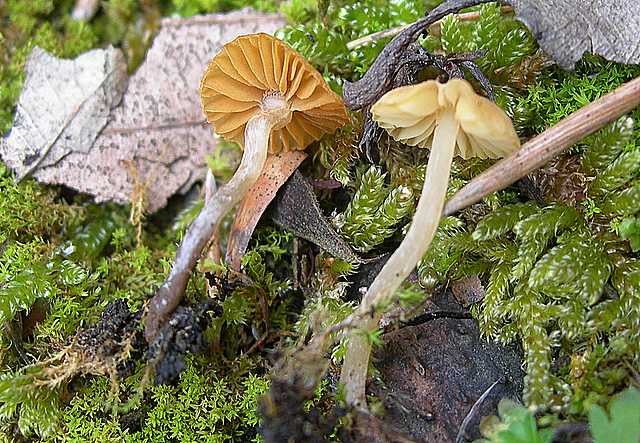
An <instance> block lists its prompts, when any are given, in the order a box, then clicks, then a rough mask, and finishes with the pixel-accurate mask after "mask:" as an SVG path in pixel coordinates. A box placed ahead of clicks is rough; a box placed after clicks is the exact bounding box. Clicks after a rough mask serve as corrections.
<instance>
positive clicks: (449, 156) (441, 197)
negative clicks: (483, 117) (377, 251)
mask: <svg viewBox="0 0 640 443" xmlns="http://www.w3.org/2000/svg"><path fill="white" fill-rule="evenodd" d="M454 112H455V111H454V110H453V108H446V109H445V110H444V112H443V113H442V114H441V116H440V118H439V122H438V126H436V128H435V132H434V135H433V144H432V148H431V154H430V155H429V164H428V165H427V172H426V176H425V179H424V184H423V187H422V195H421V196H420V200H419V201H418V205H417V206H416V212H415V214H414V216H413V221H412V222H411V226H410V227H409V231H408V232H407V235H406V236H405V238H404V240H403V241H402V243H401V244H400V246H398V248H397V249H396V250H395V252H394V253H393V255H391V257H389V260H388V261H387V263H385V265H384V267H383V268H382V270H381V271H380V273H379V274H378V275H377V276H376V278H375V280H374V281H373V283H372V284H371V286H369V288H368V290H367V292H366V294H365V295H364V297H363V299H362V302H361V303H360V306H359V307H358V309H357V311H356V314H360V315H362V316H363V318H366V320H365V321H363V322H362V324H361V325H360V326H361V327H360V328H359V329H360V330H364V331H366V332H370V331H373V330H375V329H376V328H377V327H378V323H379V321H380V318H381V317H382V310H381V309H379V308H380V307H381V306H385V305H386V304H388V303H390V302H391V301H392V299H393V295H394V293H395V291H396V289H398V287H399V286H400V285H401V284H402V282H403V281H404V280H405V278H407V276H408V275H409V274H410V273H411V271H412V270H413V268H415V266H416V264H417V263H418V261H419V260H420V259H421V258H422V256H423V255H424V254H425V253H426V252H427V250H428V249H429V245H430V244H431V241H432V240H433V237H434V235H435V233H436V230H437V229H438V225H439V224H440V216H441V214H442V208H443V206H444V201H445V197H446V194H447V183H448V182H449V172H450V170H451V163H452V161H453V154H454V149H455V145H456V137H457V134H458V122H457V120H456V118H455V114H454ZM376 308H378V309H376ZM374 309H375V311H373V310H374ZM372 311H373V312H374V314H373V315H369V316H367V315H366V314H367V313H370V312H372ZM370 353H371V345H370V343H369V341H368V340H367V338H366V337H365V336H363V335H362V334H352V335H351V336H350V338H349V346H348V349H347V354H346V355H345V359H344V364H343V366H342V373H341V375H340V381H341V382H342V383H343V384H344V386H345V393H346V400H347V403H348V404H351V405H354V406H360V407H366V403H365V388H366V379H367V369H368V366H369V355H370Z"/></svg>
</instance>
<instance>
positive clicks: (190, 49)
mask: <svg viewBox="0 0 640 443" xmlns="http://www.w3.org/2000/svg"><path fill="white" fill-rule="evenodd" d="M283 25H284V20H283V18H282V17H281V16H279V15H273V14H259V13H255V12H252V11H251V10H248V9H245V10H241V11H236V12H232V13H229V14H212V15H204V16H195V17H190V18H188V19H175V18H168V19H163V20H162V21H161V23H160V30H159V32H158V35H157V36H156V37H155V39H154V41H153V44H152V46H151V48H150V49H149V51H148V52H147V56H146V59H145V61H144V62H143V63H142V65H141V66H140V68H139V69H138V70H137V71H136V73H135V74H134V75H133V76H132V77H131V78H130V79H129V84H128V86H127V89H126V92H125V93H124V96H123V97H122V103H121V104H120V105H119V106H118V107H117V108H115V109H113V110H112V112H111V114H109V110H110V108H111V107H113V105H115V104H116V103H117V100H116V101H111V102H105V103H104V104H101V106H99V107H96V106H91V107H89V106H87V105H84V104H83V103H84V102H83V100H84V101H86V102H91V103H93V101H94V98H93V95H92V94H91V90H89V91H88V92H87V89H86V88H83V87H82V86H83V85H82V83H81V80H82V78H83V77H82V76H81V75H82V74H83V72H84V73H85V75H87V74H86V71H82V70H80V69H78V70H77V72H74V71H73V70H71V71H69V69H67V70H66V71H64V70H63V69H62V68H61V67H62V66H64V65H65V64H73V63H76V62H77V61H80V60H84V57H87V56H88V54H92V53H94V51H90V52H89V53H87V54H83V55H81V56H79V57H78V58H77V59H76V60H71V61H67V60H59V59H54V58H52V57H50V56H49V58H47V59H46V60H43V58H42V57H33V56H32V57H30V58H29V63H28V65H27V73H29V72H41V73H42V74H41V75H40V77H41V80H40V81H38V82H34V81H31V82H29V77H30V76H29V74H28V75H27V81H26V82H25V87H24V89H23V92H22V94H21V97H20V102H19V104H18V112H17V114H16V120H15V121H14V128H13V130H12V131H11V133H10V134H9V135H8V137H7V138H6V139H5V140H4V141H3V142H2V146H1V147H0V155H1V156H2V158H3V159H4V161H5V162H6V163H7V164H8V165H9V166H10V167H11V168H12V169H14V170H15V171H16V172H17V175H18V177H22V176H24V175H25V173H27V172H30V173H32V175H33V176H34V177H35V178H36V179H37V180H38V181H40V182H44V183H50V184H63V185H66V186H69V187H71V188H73V189H76V190H78V191H80V192H84V193H88V194H91V195H93V196H94V197H95V200H96V202H105V201H115V202H118V203H126V202H128V201H130V199H131V198H132V196H133V195H134V190H142V197H143V198H144V202H145V205H146V208H145V209H146V211H147V212H155V211H157V210H158V209H160V208H162V207H163V206H164V205H165V204H166V203H167V200H168V199H169V197H171V196H172V195H173V194H175V193H176V192H185V191H186V190H188V189H189V188H190V187H191V186H192V185H193V184H194V182H196V181H197V180H199V179H202V178H203V177H204V174H205V172H206V163H205V154H206V153H207V152H211V151H212V150H213V148H214V146H215V144H216V137H215V136H214V135H213V132H212V131H211V129H210V127H209V126H208V125H207V124H206V122H205V118H204V115H203V114H202V111H201V109H200V98H199V93H198V85H199V84H200V78H201V77H202V73H203V72H204V70H205V68H206V66H207V63H208V62H209V60H210V59H211V58H212V57H213V56H214V55H215V54H216V53H217V52H218V51H219V49H220V48H221V47H222V45H223V44H224V43H226V42H228V41H230V40H232V39H234V38H235V37H237V36H238V35H241V34H246V33H253V32H267V33H273V32H275V30H277V29H278V28H279V27H281V26H283ZM40 51H41V50H40ZM98 51H101V50H98ZM112 51H115V50H112ZM37 54H38V53H37V52H36V55H37ZM94 57H95V55H94ZM54 62H57V63H58V64H54ZM104 65H105V62H102V63H95V64H94V65H92V66H93V68H92V69H93V70H92V71H91V72H92V73H93V74H92V75H93V76H95V77H96V79H99V78H100V75H99V74H100V72H103V71H95V70H96V69H97V68H98V67H99V68H101V69H103V66H104ZM122 66H123V68H122V69H124V70H126V67H124V64H123V63H122ZM85 69H89V68H85ZM118 72H119V71H118ZM104 76H105V75H104V73H103V74H102V77H104ZM31 77H33V76H31ZM112 77H115V76H112ZM33 80H35V78H34V79H33ZM108 85H111V83H108V82H106V83H105V88H104V89H105V91H104V92H103V95H107V96H109V95H113V96H116V95H117V94H116V93H117V92H118V85H119V83H114V84H113V85H111V86H108ZM94 89H95V87H94ZM121 90H122V87H120V92H121ZM49 96H51V97H57V96H59V97H60V100H58V101H57V102H56V103H53V104H52V105H51V106H46V107H45V106H43V104H42V102H43V98H47V97H49ZM25 100H28V101H27V102H25ZM44 101H45V102H46V100H44ZM66 101H70V102H71V103H76V107H77V108H78V110H77V115H73V111H74V109H75V108H73V107H71V108H70V107H69V106H61V103H62V102H66ZM78 103H80V105H78ZM109 105H110V106H109ZM25 109H27V110H28V113H27V114H25V112H21V111H23V110H25ZM69 115H72V118H69ZM49 121H50V122H51V123H49ZM25 125H26V126H28V127H29V128H30V129H29V130H30V132H29V134H34V135H35V136H36V137H35V138H34V136H33V135H29V136H25V133H23V132H21V131H23V129H22V128H23V127H24V126H25ZM105 125H106V126H105ZM75 127H79V128H80V130H79V131H77V132H78V135H77V136H76V135H72V136H71V137H69V136H68V134H69V133H70V132H69V131H70V130H71V129H72V128H75ZM19 128H20V130H19V131H16V129H19ZM103 128H104V129H103ZM45 129H46V131H45ZM101 129H102V131H101ZM58 133H60V134H61V135H60V136H56V134H58ZM96 136H97V138H96ZM34 140H35V141H36V143H33V141H34ZM48 144H51V148H50V149H47V146H48ZM34 155H35V157H34ZM25 159H26V160H30V164H31V165H33V164H36V165H37V167H36V168H30V167H29V165H26V166H25V165H24V162H25ZM31 169H33V170H31ZM139 194H140V193H139V192H138V195H139Z"/></svg>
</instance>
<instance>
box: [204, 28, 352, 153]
mask: <svg viewBox="0 0 640 443" xmlns="http://www.w3.org/2000/svg"><path fill="white" fill-rule="evenodd" d="M273 94H279V95H280V96H282V97H284V98H285V100H286V101H287V104H288V106H289V108H290V110H291V120H290V121H289V122H288V123H286V124H285V125H284V126H282V127H279V128H278V127H276V128H273V129H272V131H271V135H270V140H269V153H271V154H277V153H279V152H281V151H291V150H302V149H305V148H306V147H307V146H308V145H309V144H311V143H312V142H314V141H316V140H318V139H320V137H322V135H323V134H325V133H331V132H334V131H335V130H336V129H337V128H339V127H340V126H343V125H344V124H345V123H347V122H348V120H349V119H348V116H347V111H346V108H345V107H344V104H343V103H342V99H341V98H340V97H339V96H338V95H337V94H336V93H334V92H333V91H332V90H331V89H330V88H329V86H328V85H327V83H326V82H325V81H324V79H323V78H322V75H321V74H320V73H319V72H318V71H317V70H316V69H315V68H314V67H313V66H311V65H310V64H309V63H308V62H307V61H306V60H305V59H304V58H303V57H302V56H301V55H300V54H299V53H298V52H296V51H295V50H293V49H292V48H290V47H289V46H287V45H286V44H285V43H283V42H282V41H280V40H278V39H277V38H275V37H272V36H270V35H268V34H263V33H260V34H251V35H244V36H240V37H238V38H236V39H235V40H233V41H232V42H230V43H227V44H226V45H225V46H224V47H223V48H222V50H221V51H220V52H219V53H218V54H217V55H216V56H215V57H214V58H213V60H211V62H210V63H209V66H208V67H207V70H206V72H205V74H204V76H203V78H202V81H201V83H200V98H201V100H202V109H203V111H204V113H205V114H206V116H207V120H208V121H209V122H210V123H211V124H212V125H213V127H214V130H215V132H216V133H217V134H218V135H220V136H222V137H223V138H225V139H227V140H231V141H234V142H237V143H239V144H240V146H242V147H243V148H244V129H245V126H246V124H247V122H248V121H249V119H250V118H252V117H254V116H256V115H258V114H259V113H260V111H261V103H263V99H264V98H265V97H267V96H269V95H273Z"/></svg>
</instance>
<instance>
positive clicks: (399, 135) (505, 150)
mask: <svg viewBox="0 0 640 443" xmlns="http://www.w3.org/2000/svg"><path fill="white" fill-rule="evenodd" d="M371 113H372V115H373V119H374V120H375V121H376V122H377V123H378V124H379V125H380V126H381V127H382V128H384V129H385V130H386V131H387V132H388V133H389V134H390V135H391V136H392V137H393V138H394V139H395V140H397V141H401V142H403V143H405V144H407V145H410V146H418V147H420V148H426V147H430V148H431V153H430V156H429V163H428V165H427V172H426V176H425V180H424V184H423V189H422V195H421V197H420V200H419V201H418V204H417V206H416V211H415V214H414V216H413V221H412V223H411V226H410V227H409V230H408V232H407V235H406V236H405V238H404V240H403V241H402V243H401V244H400V246H399V247H398V248H397V249H396V250H395V252H394V253H393V255H391V257H390V258H389V260H388V261H387V263H386V264H385V265H384V267H383V268H382V270H381V271H380V273H379V274H378V275H377V276H376V278H375V280H374V281H373V283H372V284H371V286H369V288H368V290H367V292H366V294H365V295H364V297H363V299H362V302H361V304H360V306H359V307H358V311H357V312H358V313H359V314H361V315H363V318H365V317H364V316H365V315H366V314H367V313H371V312H372V309H373V308H375V307H378V308H380V307H381V306H384V305H385V304H386V303H388V302H389V301H390V300H391V299H392V297H393V294H394V292H395V291H396V289H397V288H398V287H399V286H400V285H401V284H402V282H403V281H404V279H405V278H406V277H407V276H408V275H409V273H410V272H411V270H412V269H413V268H414V267H415V266H416V264H417V263H418V261H419V260H420V259H421V258H422V256H423V255H424V254H425V253H426V252H427V250H428V248H429V244H430V243H431V240H432V239H433V236H434V234H435V232H436V229H437V228H438V224H439V222H440V217H441V214H442V209H443V206H444V201H445V196H446V192H447V183H448V181H449V172H450V169H451V163H452V161H453V156H454V155H455V154H458V155H460V156H461V157H462V158H464V159H467V158H470V157H480V158H498V157H503V156H505V155H507V154H509V153H511V152H513V151H515V150H516V149H518V147H519V146H520V141H519V139H518V136H517V134H516V132H515V130H514V128H513V124H512V123H511V120H510V119H509V117H508V116H507V115H506V114H505V113H504V111H503V110H502V109H500V108H499V107H498V106H497V105H496V104H495V103H493V102H492V101H490V100H488V99H487V98H485V97H482V96H479V95H477V94H476V93H475V92H474V90H473V88H472V87H471V85H470V84H469V83H468V82H467V81H466V80H463V79H458V78H454V79H451V80H449V81H448V82H447V83H440V82H438V81H436V80H429V81H426V82H423V83H420V84H417V85H412V86H404V87H400V88H397V89H394V90H392V91H390V92H388V93H387V94H385V95H384V96H382V98H380V100H379V101H378V102H376V103H375V104H374V105H373V106H372V108H371ZM379 310H380V309H378V311H379ZM380 315H381V314H380V313H379V312H378V313H376V314H374V315H372V316H369V317H368V318H367V319H366V320H364V325H362V326H363V328H364V329H366V330H373V329H375V328H376V327H377V325H378V321H379V319H380ZM369 353H370V346H369V344H368V343H367V341H366V338H364V337H362V336H358V335H352V336H351V337H350V339H349V349H348V351H347V354H346V356H345V361H344V365H343V368H342V375H341V379H342V382H343V383H344V384H345V389H346V394H347V401H348V402H349V403H350V404H355V405H359V404H364V396H365V382H366V372H367V367H368V361H369Z"/></svg>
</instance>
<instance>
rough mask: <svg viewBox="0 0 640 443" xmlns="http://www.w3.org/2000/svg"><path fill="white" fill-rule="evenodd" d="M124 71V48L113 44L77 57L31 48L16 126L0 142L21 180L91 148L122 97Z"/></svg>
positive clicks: (18, 106)
mask: <svg viewBox="0 0 640 443" xmlns="http://www.w3.org/2000/svg"><path fill="white" fill-rule="evenodd" d="M126 69H127V67H126V64H125V63H124V57H123V55H122V52H120V50H118V49H115V48H112V47H110V48H107V49H96V50H93V51H89V52H87V53H85V54H82V55H80V56H79V57H77V58H76V59H75V60H61V59H58V58H56V57H54V56H52V55H51V54H49V53H48V52H46V51H45V50H43V49H41V48H39V47H35V48H34V49H33V51H32V52H31V54H30V55H29V58H28V59H27V64H26V66H25V73H26V78H25V82H24V89H23V90H22V94H21V95H20V100H19V102H18V105H17V109H16V116H15V119H14V124H13V128H12V129H11V132H10V133H9V135H8V136H7V137H6V138H5V139H3V140H2V142H1V143H0V155H1V156H2V158H3V160H4V161H5V162H6V164H7V165H8V166H9V167H11V168H12V169H13V170H14V171H15V173H16V176H17V178H18V179H22V178H24V177H25V176H27V175H28V174H30V173H32V172H33V171H36V170H40V171H41V170H44V169H46V168H58V167H60V165H61V164H64V162H65V161H66V159H65V157H66V156H67V155H68V154H69V153H70V152H72V151H76V152H79V153H80V154H81V155H86V154H87V153H88V152H89V151H90V150H91V148H92V146H93V144H94V142H95V140H96V137H98V134H99V133H100V131H101V130H102V128H104V126H105V125H106V124H107V123H108V121H109V114H110V112H111V109H112V108H113V107H115V106H116V105H117V104H118V102H120V100H121V98H122V93H123V91H124V89H125V87H126V80H127V76H126Z"/></svg>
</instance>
